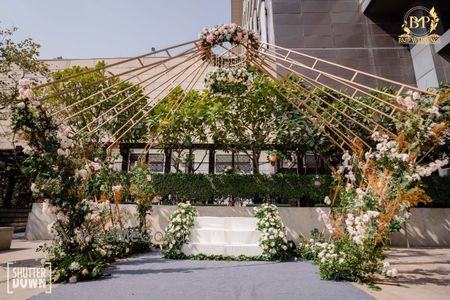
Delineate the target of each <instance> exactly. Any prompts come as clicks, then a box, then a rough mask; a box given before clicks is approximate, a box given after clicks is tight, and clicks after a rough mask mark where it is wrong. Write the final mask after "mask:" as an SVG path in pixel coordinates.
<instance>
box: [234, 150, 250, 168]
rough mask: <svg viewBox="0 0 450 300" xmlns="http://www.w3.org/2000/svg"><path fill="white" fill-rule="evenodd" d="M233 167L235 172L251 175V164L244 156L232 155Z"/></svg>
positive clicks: (248, 158)
mask: <svg viewBox="0 0 450 300" xmlns="http://www.w3.org/2000/svg"><path fill="white" fill-rule="evenodd" d="M234 167H235V169H236V171H238V172H241V173H251V172H252V163H251V161H250V157H248V156H247V155H245V154H235V155H234Z"/></svg>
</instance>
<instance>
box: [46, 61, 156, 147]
mask: <svg viewBox="0 0 450 300" xmlns="http://www.w3.org/2000/svg"><path fill="white" fill-rule="evenodd" d="M103 66H105V62H104V61H100V62H99V63H97V65H96V66H95V67H94V68H88V67H80V66H73V67H71V68H67V69H64V70H61V71H58V72H55V73H53V74H52V77H53V79H54V80H58V79H61V78H66V77H68V76H74V77H73V78H71V79H69V80H66V81H64V82H61V83H59V85H58V86H57V87H58V88H63V89H66V90H70V89H72V88H75V87H79V86H80V85H81V86H84V88H82V89H77V90H75V91H71V92H69V93H64V94H63V95H60V96H58V97H56V98H51V99H49V101H50V103H51V104H52V106H53V108H61V107H64V106H69V105H71V104H74V103H76V102H78V101H80V100H82V99H85V98H87V97H89V100H87V101H83V102H81V103H79V104H77V105H74V106H72V107H71V108H70V109H69V110H68V111H67V112H66V113H67V116H70V115H74V114H76V113H79V114H78V115H76V116H75V117H73V118H70V119H69V125H71V126H73V127H75V128H78V129H81V128H83V127H84V126H86V125H88V124H90V123H92V124H91V127H90V128H91V129H93V128H96V127H97V126H99V125H100V124H101V123H100V122H99V121H97V122H93V121H95V120H104V121H106V124H105V125H103V126H102V127H100V128H99V129H98V132H97V133H96V135H94V137H95V138H94V139H90V140H89V141H90V143H92V141H99V140H100V138H101V137H104V136H105V135H108V134H112V133H114V132H116V131H118V130H119V129H120V128H121V127H122V126H123V125H124V124H125V123H126V122H127V121H129V120H130V119H131V118H132V117H133V116H135V115H136V117H135V118H138V117H139V116H140V115H141V114H142V113H143V112H142V108H143V107H144V106H145V105H146V104H147V97H146V96H145V95H144V91H143V89H142V88H141V87H140V86H139V85H135V86H133V84H132V83H130V82H128V81H124V82H120V81H121V79H120V78H119V77H115V78H110V79H108V80H106V81H103V82H100V83H97V82H98V81H100V80H103V79H104V78H105V77H107V76H110V75H109V74H106V72H105V71H104V70H102V69H101V68H102V67H103ZM90 70H97V71H96V72H90V73H88V74H84V75H78V76H76V75H77V74H80V73H82V72H86V71H90ZM54 89H55V88H54V87H52V90H51V92H57V90H54ZM106 98H108V100H107V101H104V100H103V99H106ZM92 105H94V107H92V108H90V109H87V108H88V107H90V106H92ZM114 108H115V110H114ZM85 109H87V110H85ZM83 110H85V111H83ZM122 110H123V112H122V113H120V114H118V115H116V112H115V111H117V112H120V111H122ZM81 111H83V112H82V113H80V112H81ZM102 122H103V121H102ZM145 134H146V126H145V124H137V125H136V126H135V127H133V129H132V130H130V131H129V132H128V133H127V134H126V135H125V136H124V137H123V141H137V140H140V139H141V138H142V137H144V135H145Z"/></svg>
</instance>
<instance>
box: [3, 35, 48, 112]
mask: <svg viewBox="0 0 450 300" xmlns="http://www.w3.org/2000/svg"><path fill="white" fill-rule="evenodd" d="M16 31H17V28H16V27H13V28H5V29H2V28H0V74H1V77H2V79H1V80H0V108H2V107H6V106H8V105H9V104H11V103H13V102H14V101H15V99H16V97H17V96H18V92H19V80H20V79H23V78H25V77H28V78H36V77H37V78H39V77H41V78H42V77H43V78H46V77H47V76H48V74H49V70H48V67H47V65H46V64H45V63H44V62H42V61H39V60H37V58H38V56H39V48H40V45H39V44H37V43H35V42H34V41H33V40H32V39H31V38H27V39H24V40H22V41H18V42H16V41H14V40H13V35H14V33H15V32H16ZM35 81H36V80H35Z"/></svg>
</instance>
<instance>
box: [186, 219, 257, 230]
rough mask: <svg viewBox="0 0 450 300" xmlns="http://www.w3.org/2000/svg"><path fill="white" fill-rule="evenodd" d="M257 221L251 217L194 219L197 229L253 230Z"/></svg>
mask: <svg viewBox="0 0 450 300" xmlns="http://www.w3.org/2000/svg"><path fill="white" fill-rule="evenodd" d="M257 222H258V220H257V219H256V218H252V217H195V220H194V227H195V228H197V229H232V230H255V229H256V223H257Z"/></svg>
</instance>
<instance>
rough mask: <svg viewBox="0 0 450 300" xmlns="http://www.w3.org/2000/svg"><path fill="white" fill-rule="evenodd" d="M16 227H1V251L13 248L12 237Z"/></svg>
mask: <svg viewBox="0 0 450 300" xmlns="http://www.w3.org/2000/svg"><path fill="white" fill-rule="evenodd" d="M13 233H14V227H0V250H8V249H10V248H11V241H12V235H13Z"/></svg>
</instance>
